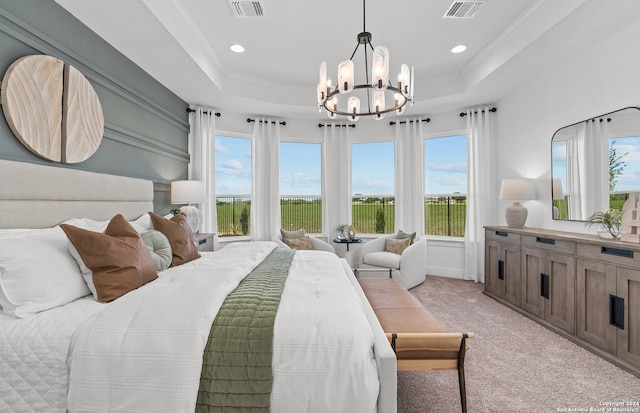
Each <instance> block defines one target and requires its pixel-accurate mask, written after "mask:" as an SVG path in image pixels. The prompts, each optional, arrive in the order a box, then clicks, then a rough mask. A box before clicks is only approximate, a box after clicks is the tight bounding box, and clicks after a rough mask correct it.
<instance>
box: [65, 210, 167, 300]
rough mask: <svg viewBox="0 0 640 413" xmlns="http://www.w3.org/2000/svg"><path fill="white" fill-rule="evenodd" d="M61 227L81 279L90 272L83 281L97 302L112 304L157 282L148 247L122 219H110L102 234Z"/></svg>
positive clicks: (72, 227)
mask: <svg viewBox="0 0 640 413" xmlns="http://www.w3.org/2000/svg"><path fill="white" fill-rule="evenodd" d="M60 227H61V228H62V230H63V231H64V232H65V233H66V234H67V237H68V238H69V241H70V242H71V244H72V245H73V247H74V248H73V249H71V248H69V250H70V251H71V253H72V255H74V257H78V258H79V260H78V265H79V266H80V268H81V269H83V276H85V274H84V273H85V271H84V270H90V271H91V277H87V276H85V281H87V285H88V286H89V289H90V290H91V291H92V292H94V296H95V297H96V299H97V300H98V301H101V302H109V301H113V300H115V299H116V298H118V297H121V296H123V295H125V294H126V293H128V292H129V291H132V290H135V289H136V288H138V287H140V286H141V285H144V284H146V283H148V282H149V281H153V280H155V279H156V278H158V274H157V273H156V268H155V265H154V264H153V260H152V259H151V255H150V254H149V250H148V249H147V246H146V245H145V244H144V242H142V239H140V235H138V232H137V231H136V230H135V228H133V226H132V225H131V224H129V223H128V222H127V220H126V219H125V218H124V217H123V216H122V215H120V214H118V215H116V216H115V217H113V218H112V219H111V221H110V222H109V225H108V226H107V229H106V230H105V232H104V233H100V232H94V231H89V230H86V229H82V228H78V227H74V226H73V225H68V224H62V225H60ZM74 249H75V251H74ZM80 263H82V264H80ZM83 266H84V268H83ZM89 278H90V279H89ZM92 286H93V288H92Z"/></svg>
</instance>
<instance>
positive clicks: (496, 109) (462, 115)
mask: <svg viewBox="0 0 640 413" xmlns="http://www.w3.org/2000/svg"><path fill="white" fill-rule="evenodd" d="M497 111H498V108H491V109H489V112H497ZM481 112H482V113H484V109H482V111H481ZM473 113H478V111H477V110H476V111H475V112H473ZM465 116H467V112H460V117H461V118H464V117H465Z"/></svg>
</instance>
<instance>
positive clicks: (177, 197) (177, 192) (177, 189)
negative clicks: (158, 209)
mask: <svg viewBox="0 0 640 413" xmlns="http://www.w3.org/2000/svg"><path fill="white" fill-rule="evenodd" d="M203 202H207V193H206V191H205V187H204V182H202V181H173V182H171V203H172V204H187V205H184V206H182V207H180V211H182V212H183V213H184V214H185V215H186V216H187V218H188V219H189V223H190V224H191V228H192V229H193V232H198V231H199V230H200V225H201V224H202V213H201V212H200V210H199V209H198V207H196V206H194V205H191V204H194V203H203Z"/></svg>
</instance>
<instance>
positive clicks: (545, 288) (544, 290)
mask: <svg viewBox="0 0 640 413" xmlns="http://www.w3.org/2000/svg"><path fill="white" fill-rule="evenodd" d="M550 281H551V277H549V275H548V274H544V273H540V295H541V296H542V297H544V298H546V299H549V297H550V295H549V290H550V287H551V283H550Z"/></svg>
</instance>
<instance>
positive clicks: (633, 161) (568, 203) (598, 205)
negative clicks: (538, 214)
mask: <svg viewBox="0 0 640 413" xmlns="http://www.w3.org/2000/svg"><path fill="white" fill-rule="evenodd" d="M551 176H552V192H551V193H552V202H553V207H552V211H553V219H559V220H571V221H586V220H587V218H589V217H590V216H591V215H592V214H593V213H594V212H596V211H604V210H607V209H609V208H613V209H618V210H620V211H622V206H623V204H624V202H625V201H626V200H627V199H628V198H629V194H633V193H636V192H638V193H640V109H639V108H636V107H629V108H625V109H620V110H617V111H615V112H611V113H606V114H604V115H601V116H598V117H595V118H592V119H587V120H584V121H582V122H578V123H575V124H573V125H569V126H565V127H563V128H560V129H559V130H558V131H557V132H556V133H555V134H554V135H553V137H552V139H551Z"/></svg>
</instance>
